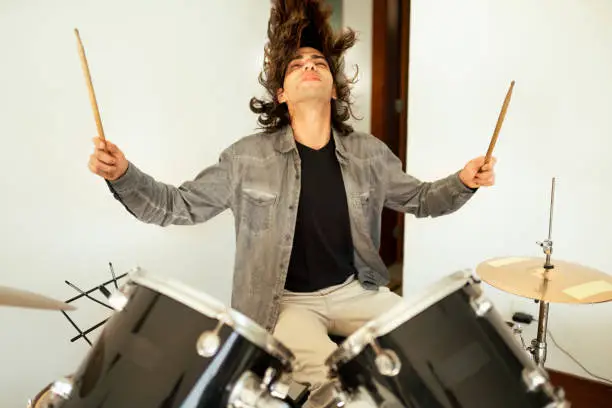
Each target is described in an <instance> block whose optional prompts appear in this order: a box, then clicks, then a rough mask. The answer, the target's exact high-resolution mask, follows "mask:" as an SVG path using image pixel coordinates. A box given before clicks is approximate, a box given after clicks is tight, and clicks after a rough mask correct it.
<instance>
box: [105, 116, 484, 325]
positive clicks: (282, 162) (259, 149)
mask: <svg viewBox="0 0 612 408" xmlns="http://www.w3.org/2000/svg"><path fill="white" fill-rule="evenodd" d="M333 137H334V140H335V144H336V156H337V158H338V161H339V163H340V167H341V169H342V176H343V179H344V184H345V188H346V195H347V199H348V207H349V214H350V219H351V232H352V237H353V243H354V248H355V267H356V269H357V272H358V275H357V278H358V280H359V281H360V282H361V284H362V286H363V287H365V288H366V289H371V290H377V289H378V287H379V286H383V285H386V284H387V283H388V282H389V273H388V270H387V268H386V266H385V264H384V263H383V261H382V260H381V258H380V256H379V253H378V248H379V244H380V225H381V212H382V209H383V207H388V208H391V209H393V210H396V211H402V212H406V213H410V214H413V215H414V216H416V217H427V216H431V217H436V216H440V215H445V214H449V213H452V212H454V211H456V210H457V209H459V208H460V207H461V206H462V205H463V204H465V203H466V201H468V199H469V198H470V197H472V196H473V194H474V190H472V189H470V188H468V187H466V186H465V185H464V184H463V183H462V182H461V180H460V179H459V177H458V172H457V173H454V174H452V175H450V176H448V177H446V178H444V179H441V180H438V181H435V182H432V183H429V182H422V181H419V180H417V179H415V178H414V177H412V176H409V175H407V174H406V173H405V172H404V171H403V170H402V164H401V162H400V160H399V159H398V158H397V157H396V156H395V155H394V154H393V152H392V151H391V150H390V149H389V148H388V147H387V145H385V144H384V143H383V142H382V141H380V140H379V139H377V138H375V137H374V136H372V135H369V134H365V133H358V132H354V133H352V134H350V135H348V136H341V135H339V134H337V133H336V132H335V131H334V132H333ZM300 168H301V166H300V158H299V155H298V151H297V149H296V146H295V140H294V137H293V131H292V129H291V127H289V126H288V127H286V128H285V129H284V130H282V131H279V132H276V133H272V134H265V133H258V134H254V135H251V136H247V137H245V138H242V139H241V140H239V141H237V142H235V143H234V144H232V145H231V146H229V147H228V148H227V149H226V150H224V151H223V152H222V154H221V156H220V159H219V162H218V163H217V164H215V165H212V166H210V167H208V168H206V169H204V170H203V171H202V172H200V173H199V174H198V175H197V176H196V178H195V179H194V180H191V181H186V182H184V183H183V184H181V185H180V186H179V187H175V186H171V185H168V184H164V183H161V182H158V181H156V180H155V179H154V178H153V177H151V176H149V175H147V174H145V173H143V172H142V171H140V170H139V169H138V168H137V167H136V166H135V165H134V164H133V163H130V164H129V166H128V170H127V172H126V173H125V174H124V175H123V176H122V177H121V178H119V179H118V180H115V181H113V182H109V183H108V184H109V186H110V188H111V190H112V191H113V192H114V195H115V197H116V198H117V199H118V200H120V201H121V202H122V203H123V205H124V206H125V207H126V208H127V209H128V211H130V212H131V213H132V214H133V215H134V216H135V217H136V218H137V219H139V220H141V221H144V222H146V223H151V224H157V225H160V226H167V225H170V224H174V225H190V224H195V223H201V222H204V221H206V220H208V219H210V218H212V217H214V216H215V215H217V214H219V213H221V212H222V211H224V210H226V209H228V208H229V209H231V211H232V212H233V214H234V218H235V230H236V231H235V232H236V254H235V265H234V277H233V292H232V302H231V306H232V307H233V308H234V309H236V310H237V311H239V312H241V313H243V314H245V315H246V316H248V317H250V318H251V319H253V320H254V321H255V322H256V323H258V324H259V325H261V326H262V327H264V328H265V329H266V330H268V331H270V332H272V331H273V329H274V326H275V325H276V321H277V318H278V313H279V304H280V303H279V300H280V298H281V296H282V294H283V290H284V285H285V278H286V276H287V266H288V265H289V257H290V255H291V247H292V244H293V234H294V229H295V220H296V214H297V208H298V200H299V196H300V176H301V175H300ZM321 199H322V200H325V197H321Z"/></svg>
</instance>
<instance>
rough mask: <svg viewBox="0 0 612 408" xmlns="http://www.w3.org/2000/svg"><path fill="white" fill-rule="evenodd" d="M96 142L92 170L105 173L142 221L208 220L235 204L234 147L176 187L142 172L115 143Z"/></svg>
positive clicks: (115, 191)
mask: <svg viewBox="0 0 612 408" xmlns="http://www.w3.org/2000/svg"><path fill="white" fill-rule="evenodd" d="M94 142H95V143H96V150H95V152H94V154H92V156H91V158H90V163H89V168H90V170H91V171H92V172H93V173H95V174H97V175H99V176H101V177H103V178H104V179H105V180H106V182H107V184H108V186H109V188H110V189H111V191H112V192H113V194H114V196H115V198H116V199H117V200H119V201H120V202H121V203H122V204H123V205H124V206H125V208H126V209H127V210H128V211H129V212H130V213H131V214H132V215H134V216H135V217H136V218H137V219H139V220H141V221H143V222H146V223H149V224H156V225H160V226H166V225H170V224H175V225H192V224H196V223H201V222H204V221H207V220H208V219H210V218H212V217H214V216H215V215H217V214H219V213H221V212H222V211H224V210H225V209H227V208H229V207H230V206H231V204H232V191H233V189H232V186H231V184H232V182H231V172H232V162H233V156H232V151H231V148H228V149H227V150H225V151H224V152H223V153H222V154H221V157H220V158H219V162H218V163H216V164H214V165H212V166H209V167H207V168H206V169H204V170H203V171H201V172H200V173H199V174H198V175H197V176H196V177H195V179H193V180H190V181H186V182H184V183H182V184H181V185H180V186H178V187H175V186H172V185H169V184H165V183H162V182H159V181H156V180H155V179H154V178H153V177H151V176H149V175H148V174H146V173H144V172H142V171H141V170H140V169H138V168H137V167H136V166H135V165H134V164H133V163H130V162H129V161H128V160H127V159H126V158H125V156H124V155H123V153H122V152H121V150H120V149H119V148H118V147H117V146H116V145H114V144H113V143H111V142H109V141H100V140H98V139H94Z"/></svg>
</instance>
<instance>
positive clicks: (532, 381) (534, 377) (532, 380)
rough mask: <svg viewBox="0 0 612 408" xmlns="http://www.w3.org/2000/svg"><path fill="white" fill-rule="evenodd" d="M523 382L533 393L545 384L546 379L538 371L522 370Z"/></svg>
mask: <svg viewBox="0 0 612 408" xmlns="http://www.w3.org/2000/svg"><path fill="white" fill-rule="evenodd" d="M523 381H524V382H525V384H526V385H527V389H528V390H529V391H535V390H536V389H537V388H538V387H541V386H542V385H544V384H546V382H547V378H546V377H545V376H544V375H542V373H541V372H540V370H538V369H535V370H528V369H523Z"/></svg>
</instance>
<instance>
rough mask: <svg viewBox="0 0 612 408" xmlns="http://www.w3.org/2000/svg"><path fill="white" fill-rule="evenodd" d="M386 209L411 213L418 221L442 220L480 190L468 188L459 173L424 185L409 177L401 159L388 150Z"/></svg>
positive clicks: (386, 153) (386, 158)
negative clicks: (425, 218)
mask: <svg viewBox="0 0 612 408" xmlns="http://www.w3.org/2000/svg"><path fill="white" fill-rule="evenodd" d="M385 156H386V157H385V162H386V169H387V174H386V181H387V183H386V189H385V191H386V194H385V207H388V208H390V209H393V210H395V211H400V212H405V213H410V214H413V215H415V216H416V217H417V218H424V217H438V216H440V215H446V214H450V213H452V212H455V211H457V210H458V209H459V208H461V207H462V206H463V205H464V204H465V203H466V202H467V201H468V200H469V199H470V198H471V197H472V196H473V195H474V193H475V192H476V190H477V189H472V188H469V187H467V186H466V185H465V184H463V182H462V181H461V179H460V178H459V171H457V172H456V173H453V174H451V175H449V176H448V177H445V178H443V179H440V180H437V181H434V182H424V181H421V180H418V179H416V178H415V177H413V176H411V175H409V174H406V173H405V172H404V170H402V162H401V161H400V159H399V158H398V157H397V156H396V155H395V154H394V153H393V152H392V151H391V150H390V149H389V148H388V147H386V146H385Z"/></svg>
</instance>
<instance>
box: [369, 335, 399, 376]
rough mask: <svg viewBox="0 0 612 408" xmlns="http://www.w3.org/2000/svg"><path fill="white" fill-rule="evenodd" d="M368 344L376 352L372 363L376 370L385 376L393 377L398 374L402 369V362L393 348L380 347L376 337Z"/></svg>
mask: <svg viewBox="0 0 612 408" xmlns="http://www.w3.org/2000/svg"><path fill="white" fill-rule="evenodd" d="M370 345H371V346H372V349H374V353H375V354H376V358H375V359H374V363H375V364H376V368H377V369H378V372H379V373H380V374H382V375H384V376H385V377H395V376H396V375H398V374H399V372H400V370H401V369H402V362H401V361H400V359H399V357H398V356H397V354H396V353H395V352H394V351H393V350H390V349H383V348H381V347H380V346H379V345H378V342H377V341H376V339H372V340H371V341H370Z"/></svg>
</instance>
